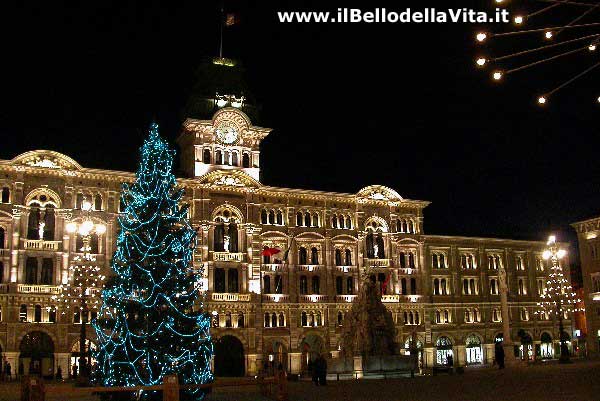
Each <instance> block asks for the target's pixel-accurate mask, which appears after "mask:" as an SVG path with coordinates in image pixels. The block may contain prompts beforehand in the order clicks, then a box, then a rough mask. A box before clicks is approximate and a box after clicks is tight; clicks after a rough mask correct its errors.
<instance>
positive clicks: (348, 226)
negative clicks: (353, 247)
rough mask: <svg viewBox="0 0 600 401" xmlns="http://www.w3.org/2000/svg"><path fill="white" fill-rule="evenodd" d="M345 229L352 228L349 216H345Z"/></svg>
mask: <svg viewBox="0 0 600 401" xmlns="http://www.w3.org/2000/svg"><path fill="white" fill-rule="evenodd" d="M346 228H348V229H350V228H352V219H350V217H349V216H346Z"/></svg>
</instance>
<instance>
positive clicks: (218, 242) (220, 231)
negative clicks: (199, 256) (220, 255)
mask: <svg viewBox="0 0 600 401" xmlns="http://www.w3.org/2000/svg"><path fill="white" fill-rule="evenodd" d="M214 250H215V252H224V251H225V224H223V223H217V225H216V226H215V230H214Z"/></svg>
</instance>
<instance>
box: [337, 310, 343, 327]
mask: <svg viewBox="0 0 600 401" xmlns="http://www.w3.org/2000/svg"><path fill="white" fill-rule="evenodd" d="M343 322H344V314H343V313H342V311H338V313H337V324H338V326H341V325H342V323H343Z"/></svg>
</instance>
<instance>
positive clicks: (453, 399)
mask: <svg viewBox="0 0 600 401" xmlns="http://www.w3.org/2000/svg"><path fill="white" fill-rule="evenodd" d="M65 386H66V385H65ZM19 398H20V397H19V388H18V385H17V384H16V383H12V384H0V401H18V400H19ZM97 399H98V398H96V397H93V396H89V397H81V396H75V395H74V396H73V397H69V396H65V395H64V394H62V395H61V396H52V395H48V396H47V397H46V401H71V400H78V401H96V400H97ZM208 400H209V401H262V400H266V398H264V397H262V396H261V395H260V394H259V393H258V390H257V389H256V388H255V387H244V388H226V389H217V390H216V391H214V392H213V393H212V394H211V395H210V396H209V397H208ZM338 400H339V401H347V400H348V401H396V400H398V401H404V400H406V401H438V400H439V401H442V400H443V401H475V400H481V401H487V400H490V401H492V400H497V401H513V400H514V401H525V400H527V401H588V400H589V401H600V361H576V362H574V363H572V364H570V365H559V364H558V363H556V362H549V363H544V364H539V365H531V366H523V367H516V368H507V369H505V370H498V369H496V368H485V367H484V368H468V369H466V370H465V373H464V374H462V375H457V374H455V375H445V374H444V375H438V376H421V377H415V378H414V379H410V378H406V379H388V380H361V381H340V382H329V384H328V385H327V386H326V387H317V386H315V385H314V384H313V383H312V382H309V381H300V382H295V383H294V382H292V383H289V401H338Z"/></svg>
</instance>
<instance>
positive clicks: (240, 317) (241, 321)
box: [237, 312, 244, 327]
mask: <svg viewBox="0 0 600 401" xmlns="http://www.w3.org/2000/svg"><path fill="white" fill-rule="evenodd" d="M237 327H244V314H243V313H242V312H240V313H238V319H237Z"/></svg>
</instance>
